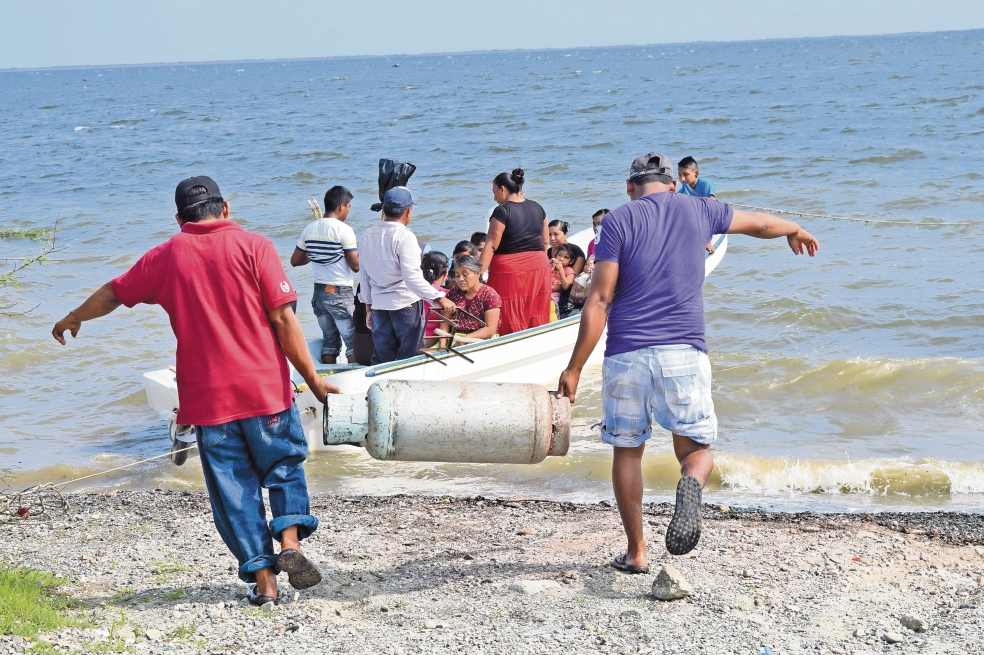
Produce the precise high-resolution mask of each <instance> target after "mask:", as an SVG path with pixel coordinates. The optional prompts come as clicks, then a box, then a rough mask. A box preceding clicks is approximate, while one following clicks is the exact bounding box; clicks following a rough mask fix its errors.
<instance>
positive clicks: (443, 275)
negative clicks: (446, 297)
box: [420, 250, 448, 348]
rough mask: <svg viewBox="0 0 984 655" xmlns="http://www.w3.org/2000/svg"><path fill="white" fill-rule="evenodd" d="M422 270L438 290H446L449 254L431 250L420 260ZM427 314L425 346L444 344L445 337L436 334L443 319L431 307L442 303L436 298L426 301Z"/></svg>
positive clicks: (425, 316) (431, 346) (436, 306)
mask: <svg viewBox="0 0 984 655" xmlns="http://www.w3.org/2000/svg"><path fill="white" fill-rule="evenodd" d="M420 270H421V271H423V273H424V279H425V280H427V282H428V283H430V285H431V286H432V287H434V288H435V289H437V290H438V291H444V286H443V285H444V282H445V281H446V280H447V279H448V256H447V255H445V254H444V253H443V252H438V251H436V250H431V251H430V252H428V253H427V254H426V255H424V256H423V258H422V259H421V260H420ZM424 305H425V310H426V312H427V313H426V314H425V315H424V321H426V324H425V325H424V348H433V347H434V345H436V344H437V343H438V341H440V342H441V345H442V346H443V345H444V339H439V337H438V336H437V334H436V331H437V329H438V328H439V327H440V326H441V323H442V321H441V319H440V317H439V316H438V314H437V312H435V311H431V308H432V307H433V308H439V307H440V305H438V304H437V301H434V300H425V301H424Z"/></svg>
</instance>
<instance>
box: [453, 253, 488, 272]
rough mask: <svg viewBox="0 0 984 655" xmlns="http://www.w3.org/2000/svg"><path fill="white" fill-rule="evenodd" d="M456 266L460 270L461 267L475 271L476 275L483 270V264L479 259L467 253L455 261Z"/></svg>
mask: <svg viewBox="0 0 984 655" xmlns="http://www.w3.org/2000/svg"><path fill="white" fill-rule="evenodd" d="M454 267H455V269H456V270H459V271H460V270H461V269H467V270H469V271H471V272H472V273H474V274H475V275H478V274H479V273H481V272H482V264H481V262H479V261H478V260H477V259H475V258H474V257H472V256H471V255H466V256H465V257H462V258H461V259H459V260H458V261H456V262H455V263H454Z"/></svg>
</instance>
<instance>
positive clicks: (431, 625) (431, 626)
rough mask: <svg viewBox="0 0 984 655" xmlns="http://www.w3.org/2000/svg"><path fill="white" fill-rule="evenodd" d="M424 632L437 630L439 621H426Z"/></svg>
mask: <svg viewBox="0 0 984 655" xmlns="http://www.w3.org/2000/svg"><path fill="white" fill-rule="evenodd" d="M424 630H437V621H435V620H434V619H427V620H426V621H424Z"/></svg>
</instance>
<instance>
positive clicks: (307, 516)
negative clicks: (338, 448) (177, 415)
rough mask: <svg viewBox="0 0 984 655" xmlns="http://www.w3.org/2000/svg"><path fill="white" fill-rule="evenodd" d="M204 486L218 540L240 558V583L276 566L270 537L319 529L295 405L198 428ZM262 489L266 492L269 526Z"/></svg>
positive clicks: (301, 535) (300, 536)
mask: <svg viewBox="0 0 984 655" xmlns="http://www.w3.org/2000/svg"><path fill="white" fill-rule="evenodd" d="M195 430H196V431H197V433H198V453H199V455H200V457H201V462H202V472H203V473H204V474H205V486H206V487H207V488H208V498H209V501H210V502H211V503H212V517H213V519H214V520H215V527H216V528H218V531H219V536H221V537H222V541H224V542H225V544H226V546H228V547H229V550H230V551H232V554H233V555H235V556H236V559H237V560H239V579H240V580H242V581H243V582H256V572H257V571H259V570H261V569H265V568H268V567H269V568H273V569H274V571H276V572H277V573H280V570H279V568H277V556H276V555H275V554H274V552H273V539H277V540H278V541H279V540H280V533H282V532H283V531H284V530H285V529H286V528H289V527H291V526H294V525H296V526H297V538H298V539H304V538H306V537H308V536H310V534H311V533H312V532H314V531H315V530H316V529H317V527H318V519H316V518H314V517H313V516H311V503H310V501H309V499H308V491H307V480H306V479H305V477H304V460H305V459H306V458H307V450H308V445H307V438H306V437H305V436H304V430H303V429H302V427H301V415H300V413H299V412H298V411H297V405H293V406H291V408H290V409H285V410H284V411H282V412H280V413H279V414H272V415H270V416H257V417H255V418H246V419H240V420H238V421H230V422H229V423H223V424H222V425H206V426H199V427H196V428H195ZM262 489H269V490H270V512H271V513H272V514H273V520H272V521H270V524H269V525H267V522H266V508H265V507H264V506H263V495H262Z"/></svg>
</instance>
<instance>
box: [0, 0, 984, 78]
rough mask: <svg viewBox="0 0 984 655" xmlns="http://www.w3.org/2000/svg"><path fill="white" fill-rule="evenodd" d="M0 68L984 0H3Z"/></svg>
mask: <svg viewBox="0 0 984 655" xmlns="http://www.w3.org/2000/svg"><path fill="white" fill-rule="evenodd" d="M0 15H2V20H0V69H4V68H41V67H49V66H89V65H110V64H143V63H157V62H179V61H195V62H197V61H228V60H244V59H293V58H306V57H315V58H316V57H335V56H354V55H391V54H397V55H399V54H418V53H428V52H462V51H475V50H515V49H520V50H533V49H544V48H574V47H586V46H613V45H631V44H652V43H688V42H693V41H740V40H755V39H771V38H796V37H810V36H835V35H867V34H895V33H902V32H935V31H944V30H966V29H977V28H984V0H949V1H948V2H946V3H940V2H939V1H938V0H825V1H824V2H813V1H810V2H807V1H806V0H700V2H693V3H692V4H690V5H689V6H688V3H687V2H686V0H683V1H677V2H664V3H657V2H653V1H652V0H636V1H635V2H625V1H624V0H494V1H493V2H475V1H474V0H455V1H449V0H408V1H404V2H394V1H393V0H387V1H385V2H372V1H371V0H363V1H361V2H359V1H351V0H347V1H345V2H337V1H332V0H291V1H290V2H284V3H281V2H273V1H272V0H197V1H196V0H167V1H162V0H140V2H134V1H133V0H86V1H85V2H79V1H78V0H3V1H2V3H0Z"/></svg>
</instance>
